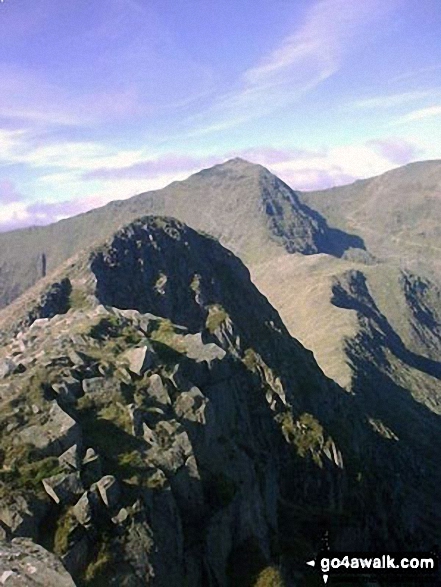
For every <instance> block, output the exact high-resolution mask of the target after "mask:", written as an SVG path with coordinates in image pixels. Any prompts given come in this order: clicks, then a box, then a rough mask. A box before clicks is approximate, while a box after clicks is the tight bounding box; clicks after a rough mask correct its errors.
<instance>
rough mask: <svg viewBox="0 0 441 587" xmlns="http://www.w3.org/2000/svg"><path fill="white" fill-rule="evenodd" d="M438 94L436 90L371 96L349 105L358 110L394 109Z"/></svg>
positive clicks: (438, 91)
mask: <svg viewBox="0 0 441 587" xmlns="http://www.w3.org/2000/svg"><path fill="white" fill-rule="evenodd" d="M439 93H440V90H439V89H438V88H436V89H433V90H416V91H412V92H402V93H399V94H389V95H386V96H373V97H371V98H363V99H360V100H356V101H354V102H352V103H351V106H352V107H354V108H359V109H371V108H395V107H397V106H401V105H403V104H407V103H409V102H415V101H417V100H422V99H424V98H427V97H433V96H434V95H437V94H439Z"/></svg>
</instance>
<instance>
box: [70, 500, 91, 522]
mask: <svg viewBox="0 0 441 587" xmlns="http://www.w3.org/2000/svg"><path fill="white" fill-rule="evenodd" d="M73 513H74V516H75V517H76V519H77V520H78V522H79V523H80V524H81V525H82V526H88V525H89V524H90V523H91V521H92V516H93V499H92V498H91V496H90V493H89V492H88V491H86V492H85V493H83V495H82V496H81V497H80V499H79V500H78V501H77V503H76V504H75V505H74V507H73Z"/></svg>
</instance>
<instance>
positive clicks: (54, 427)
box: [20, 401, 81, 456]
mask: <svg viewBox="0 0 441 587" xmlns="http://www.w3.org/2000/svg"><path fill="white" fill-rule="evenodd" d="M20 437H21V439H22V441H23V442H27V443H29V444H32V445H33V446H35V447H36V448H37V449H39V450H40V451H41V453H42V454H44V455H53V456H59V455H60V454H62V453H63V452H64V451H65V450H67V449H68V448H69V447H70V446H72V445H73V444H78V445H79V444H81V429H80V426H79V425H78V423H77V422H76V421H75V420H74V419H73V418H72V417H71V416H69V414H67V413H66V412H65V411H63V410H62V409H61V408H60V406H59V405H58V404H57V402H55V401H54V402H53V403H52V406H51V408H50V410H49V414H48V418H47V420H46V422H44V423H42V424H34V425H32V426H28V427H27V428H25V429H24V430H22V431H21V432H20Z"/></svg>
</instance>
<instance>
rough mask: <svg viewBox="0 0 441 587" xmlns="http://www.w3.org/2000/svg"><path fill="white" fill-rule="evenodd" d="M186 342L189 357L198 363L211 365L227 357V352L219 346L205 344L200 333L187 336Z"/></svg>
mask: <svg viewBox="0 0 441 587" xmlns="http://www.w3.org/2000/svg"><path fill="white" fill-rule="evenodd" d="M184 341H185V345H186V351H185V352H186V355H187V357H188V358H189V359H194V360H195V361H197V362H200V361H207V363H211V361H214V360H216V359H218V360H222V359H223V358H224V357H225V355H226V351H225V350H224V349H222V348H221V347H220V346H218V345H217V344H214V343H212V342H210V343H204V342H203V340H202V334H201V333H200V332H198V333H197V334H187V335H186V336H185V337H184Z"/></svg>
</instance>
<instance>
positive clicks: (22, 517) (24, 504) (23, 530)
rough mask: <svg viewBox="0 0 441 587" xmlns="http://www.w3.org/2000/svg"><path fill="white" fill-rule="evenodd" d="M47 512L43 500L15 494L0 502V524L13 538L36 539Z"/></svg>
mask: <svg viewBox="0 0 441 587" xmlns="http://www.w3.org/2000/svg"><path fill="white" fill-rule="evenodd" d="M46 511H47V504H45V503H44V502H42V501H41V500H39V499H37V498H35V497H32V498H25V497H24V496H23V495H20V494H13V495H11V496H9V497H8V498H7V499H2V500H1V502H0V522H1V523H2V524H3V525H4V526H5V527H6V528H7V530H8V531H9V533H10V534H11V535H12V536H26V537H29V538H36V537H37V535H38V526H39V524H40V521H41V520H42V519H43V517H44V515H45V514H46Z"/></svg>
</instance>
